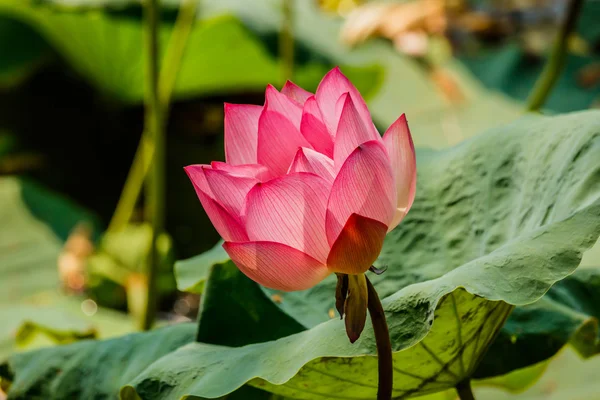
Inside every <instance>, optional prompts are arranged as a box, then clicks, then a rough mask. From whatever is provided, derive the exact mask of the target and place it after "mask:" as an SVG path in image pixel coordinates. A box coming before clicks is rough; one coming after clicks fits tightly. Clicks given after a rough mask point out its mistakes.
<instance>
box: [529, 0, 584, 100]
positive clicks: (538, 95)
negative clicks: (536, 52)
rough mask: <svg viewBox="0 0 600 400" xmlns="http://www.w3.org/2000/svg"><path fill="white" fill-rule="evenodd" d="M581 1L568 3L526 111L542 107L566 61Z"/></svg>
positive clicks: (581, 4)
mask: <svg viewBox="0 0 600 400" xmlns="http://www.w3.org/2000/svg"><path fill="white" fill-rule="evenodd" d="M583 2H584V0H571V2H570V3H569V6H568V9H567V15H566V17H565V20H564V22H563V24H562V25H561V27H560V30H559V32H558V34H557V37H556V40H555V42H554V45H553V47H552V51H551V53H550V57H549V58H548V61H547V62H546V65H545V66H544V70H543V71H542V73H541V75H540V77H539V78H538V80H537V81H536V83H535V86H534V87H533V90H532V91H531V94H530V95H529V99H528V100H527V111H538V110H539V109H540V108H542V106H543V105H544V103H545V102H546V99H547V98H548V96H549V95H550V92H551V91H552V88H553V87H554V84H555V83H556V81H557V80H558V78H559V76H560V74H561V72H562V70H563V68H564V66H565V64H566V61H567V50H568V44H569V37H570V36H571V34H572V33H573V31H574V30H575V27H576V25H577V19H578V17H579V14H580V12H581V9H582V6H583Z"/></svg>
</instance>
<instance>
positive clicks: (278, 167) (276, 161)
mask: <svg viewBox="0 0 600 400" xmlns="http://www.w3.org/2000/svg"><path fill="white" fill-rule="evenodd" d="M284 97H285V96H284ZM258 126H259V128H258V162H259V163H260V164H262V165H265V166H266V167H267V168H268V169H269V171H270V172H271V174H272V176H279V175H283V174H285V173H286V172H287V170H288V168H289V166H290V164H291V162H292V160H293V159H294V156H295V155H296V152H297V151H298V148H299V147H309V148H311V146H310V144H309V143H308V142H307V141H306V139H304V137H303V136H302V134H300V131H299V130H298V128H296V127H295V126H294V125H293V124H292V122H290V120H289V119H287V118H286V117H285V116H283V115H282V114H280V113H278V112H276V111H272V110H271V109H270V108H267V107H265V109H264V110H263V113H262V115H261V116H260V118H259V121H258Z"/></svg>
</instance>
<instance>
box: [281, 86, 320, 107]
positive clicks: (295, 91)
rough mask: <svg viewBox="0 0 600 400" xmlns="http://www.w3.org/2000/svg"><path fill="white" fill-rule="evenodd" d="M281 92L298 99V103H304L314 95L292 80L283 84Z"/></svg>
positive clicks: (295, 99)
mask: <svg viewBox="0 0 600 400" xmlns="http://www.w3.org/2000/svg"><path fill="white" fill-rule="evenodd" d="M281 93H283V94H285V95H286V96H287V97H289V98H290V99H292V100H294V101H296V102H297V103H298V104H304V102H305V101H306V100H307V99H308V98H309V97H311V96H312V95H313V94H312V93H311V92H308V91H306V90H304V89H302V88H301V87H300V86H298V85H296V84H295V83H294V82H291V81H287V82H286V83H285V85H283V88H281Z"/></svg>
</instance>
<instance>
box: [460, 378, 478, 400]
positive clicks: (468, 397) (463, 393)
mask: <svg viewBox="0 0 600 400" xmlns="http://www.w3.org/2000/svg"><path fill="white" fill-rule="evenodd" d="M456 392H457V393H458V398H459V399H460V400H475V397H474V396H473V390H472V389H471V380H470V379H468V378H467V379H465V380H463V381H461V382H459V383H458V384H457V385H456Z"/></svg>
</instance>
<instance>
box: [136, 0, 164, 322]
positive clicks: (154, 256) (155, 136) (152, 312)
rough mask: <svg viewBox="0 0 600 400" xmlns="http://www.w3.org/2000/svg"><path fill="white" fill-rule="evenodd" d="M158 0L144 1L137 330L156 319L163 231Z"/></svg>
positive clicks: (162, 150)
mask: <svg viewBox="0 0 600 400" xmlns="http://www.w3.org/2000/svg"><path fill="white" fill-rule="evenodd" d="M159 2H160V0H146V7H145V14H146V15H145V23H146V37H145V39H146V47H147V48H146V79H147V81H146V99H145V107H146V121H145V127H146V129H145V134H146V135H147V138H148V141H149V142H150V143H152V144H153V147H154V155H153V157H152V159H151V165H150V174H149V176H148V181H147V185H146V209H145V213H144V214H145V218H146V219H147V220H148V221H149V222H150V223H151V225H152V245H151V247H150V255H149V257H148V269H147V279H148V296H147V299H146V309H145V312H144V317H143V320H142V321H141V322H142V324H141V327H142V329H144V330H148V329H150V328H152V325H153V324H154V320H155V318H156V308H157V293H156V280H157V275H158V270H159V263H160V259H159V257H158V252H157V247H156V239H157V238H158V236H159V235H160V234H161V233H162V231H163V229H164V192H165V191H164V186H165V159H164V158H165V151H164V150H165V132H164V124H163V121H162V112H161V109H160V102H159V97H158V73H159V54H160V53H159V48H158V34H159V28H160V20H159V13H160V4H159Z"/></svg>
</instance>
